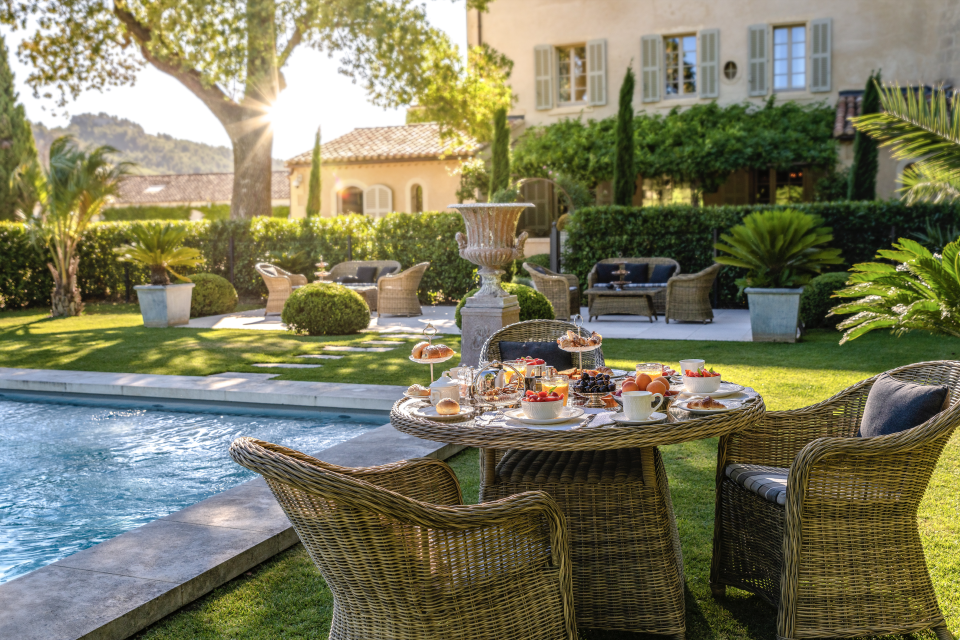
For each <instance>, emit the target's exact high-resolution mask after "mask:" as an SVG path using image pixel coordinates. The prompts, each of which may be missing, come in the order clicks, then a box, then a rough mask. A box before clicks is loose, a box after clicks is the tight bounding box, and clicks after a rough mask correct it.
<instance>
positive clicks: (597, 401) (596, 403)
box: [560, 271, 616, 409]
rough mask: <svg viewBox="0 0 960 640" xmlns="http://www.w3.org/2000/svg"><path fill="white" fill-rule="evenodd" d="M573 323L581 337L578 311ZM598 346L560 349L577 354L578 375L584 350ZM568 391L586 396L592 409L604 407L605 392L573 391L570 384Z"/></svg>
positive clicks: (581, 369)
mask: <svg viewBox="0 0 960 640" xmlns="http://www.w3.org/2000/svg"><path fill="white" fill-rule="evenodd" d="M614 273H616V271H614ZM573 324H575V325H576V327H577V336H578V337H581V338H582V337H583V330H582V328H581V327H582V325H583V316H581V315H580V314H579V313H578V314H577V315H576V316H574V318H573ZM600 346H601V345H599V344H597V345H594V346H592V347H589V346H588V347H560V349H561V350H563V351H566V352H568V353H576V354H577V369H579V370H580V375H583V353H584V351H595V350H596V349H599V348H600ZM569 393H571V394H573V393H576V394H577V395H578V396H583V397H584V398H587V400H588V402H587V404H586V405H585V406H586V407H589V408H593V409H602V408H603V407H604V404H603V400H601V398H603V396H605V395H607V394H606V393H580V392H578V391H574V390H573V387H572V386H571V387H570V391H569Z"/></svg>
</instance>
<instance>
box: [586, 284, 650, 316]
mask: <svg viewBox="0 0 960 640" xmlns="http://www.w3.org/2000/svg"><path fill="white" fill-rule="evenodd" d="M666 290H667V286H666V285H664V286H662V287H643V288H638V289H598V288H596V287H591V288H590V289H587V300H588V302H587V304H588V305H589V308H590V312H589V315H590V320H593V319H594V318H596V317H599V316H605V315H611V314H618V313H626V314H630V315H634V316H647V318H648V319H649V320H650V322H656V321H657V308H656V307H655V306H654V304H653V296H654V295H655V294H658V293H660V292H661V291H666Z"/></svg>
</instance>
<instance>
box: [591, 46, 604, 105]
mask: <svg viewBox="0 0 960 640" xmlns="http://www.w3.org/2000/svg"><path fill="white" fill-rule="evenodd" d="M587 98H588V99H589V100H590V104H593V105H604V104H607V41H606V40H590V41H589V42H587Z"/></svg>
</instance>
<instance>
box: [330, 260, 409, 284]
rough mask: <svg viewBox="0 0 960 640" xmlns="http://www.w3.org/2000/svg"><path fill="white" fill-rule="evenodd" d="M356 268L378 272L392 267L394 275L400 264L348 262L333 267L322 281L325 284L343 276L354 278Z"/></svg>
mask: <svg viewBox="0 0 960 640" xmlns="http://www.w3.org/2000/svg"><path fill="white" fill-rule="evenodd" d="M357 267H377V268H378V270H382V269H383V268H384V267H393V268H394V273H396V272H398V271H400V263H399V262H397V261H396V260H350V261H349V262H341V263H339V264H335V265H333V268H332V269H330V273H329V275H327V276H324V278H323V279H324V281H326V282H333V281H335V280H336V279H337V278H342V277H343V276H355V275H357ZM371 284H372V283H371Z"/></svg>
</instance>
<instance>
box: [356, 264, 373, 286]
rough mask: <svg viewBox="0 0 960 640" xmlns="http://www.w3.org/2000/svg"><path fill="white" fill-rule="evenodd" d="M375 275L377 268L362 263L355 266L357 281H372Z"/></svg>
mask: <svg viewBox="0 0 960 640" xmlns="http://www.w3.org/2000/svg"><path fill="white" fill-rule="evenodd" d="M376 275H377V268H376V267H371V266H367V265H364V266H362V267H357V282H369V283H372V282H373V278H374V277H375V276H376Z"/></svg>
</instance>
